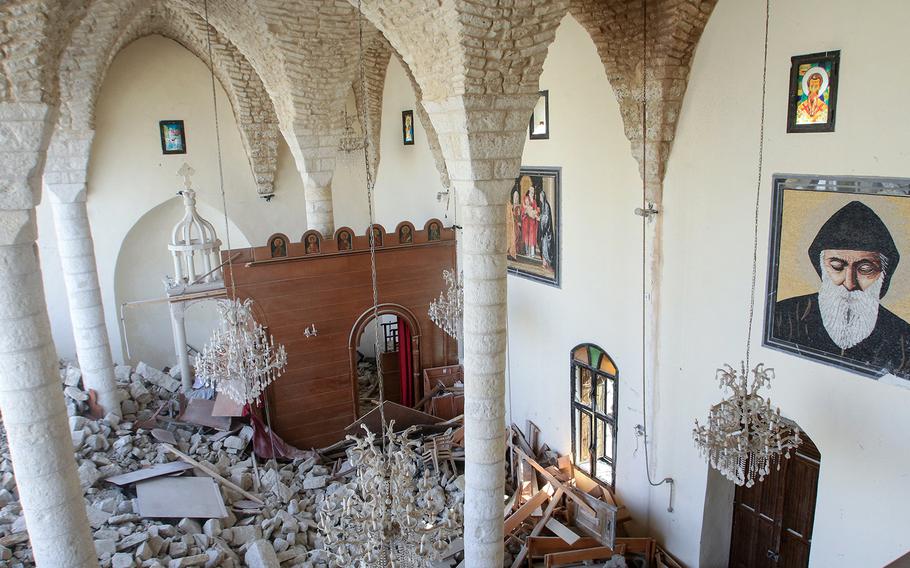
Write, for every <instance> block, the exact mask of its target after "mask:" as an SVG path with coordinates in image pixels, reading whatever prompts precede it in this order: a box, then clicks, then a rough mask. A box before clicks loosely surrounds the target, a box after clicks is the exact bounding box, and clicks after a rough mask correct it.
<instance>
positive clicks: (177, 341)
mask: <svg viewBox="0 0 910 568" xmlns="http://www.w3.org/2000/svg"><path fill="white" fill-rule="evenodd" d="M168 307H169V308H170V310H171V329H172V330H173V332H174V350H175V351H176V352H177V358H178V359H179V361H178V362H179V364H180V380H181V382H182V384H183V392H185V393H188V392H190V391H192V390H193V370H192V369H191V368H190V355H189V353H187V352H186V305H185V304H184V303H183V302H170V303H169V304H168Z"/></svg>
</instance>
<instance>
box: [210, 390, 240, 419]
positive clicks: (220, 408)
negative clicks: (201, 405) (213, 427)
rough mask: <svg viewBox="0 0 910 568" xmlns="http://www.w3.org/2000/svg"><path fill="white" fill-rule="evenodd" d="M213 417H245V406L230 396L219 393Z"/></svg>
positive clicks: (213, 409)
mask: <svg viewBox="0 0 910 568" xmlns="http://www.w3.org/2000/svg"><path fill="white" fill-rule="evenodd" d="M212 416H232V417H236V416H243V405H242V404H240V403H239V402H237V401H235V400H234V399H232V398H231V397H229V396H228V395H226V394H224V393H221V392H219V393H218V394H216V395H215V405H214V407H213V408H212Z"/></svg>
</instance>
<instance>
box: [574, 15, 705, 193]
mask: <svg viewBox="0 0 910 568" xmlns="http://www.w3.org/2000/svg"><path fill="white" fill-rule="evenodd" d="M716 3H717V0H647V14H648V38H647V39H648V41H647V48H646V52H645V56H646V57H647V67H648V77H647V91H646V92H645V94H644V97H645V100H646V101H647V104H648V107H647V132H646V133H645V132H643V130H642V71H643V70H642V59H643V58H642V40H643V38H642V31H643V21H644V13H643V10H642V2H641V0H613V1H611V2H602V1H599V0H571V2H570V5H569V13H570V14H572V16H574V17H575V19H576V20H578V22H579V23H580V24H581V25H582V27H584V28H585V30H587V32H588V34H590V36H591V39H592V40H593V41H594V45H595V46H596V48H597V53H598V55H600V58H601V61H602V62H603V65H604V70H605V71H606V72H607V78H608V79H609V80H610V84H611V85H612V86H613V91H614V93H615V94H616V98H617V100H618V101H619V106H620V112H621V113H622V119H623V125H624V127H625V133H626V138H628V139H629V142H630V144H631V147H632V154H633V156H634V157H635V159H636V160H638V162H639V166H640V167H641V168H644V167H647V168H648V171H647V172H646V173H647V180H648V194H649V198H650V199H651V200H653V201H655V202H656V203H658V204H659V203H660V198H661V191H662V186H663V178H664V171H665V168H666V164H667V159H668V158H669V155H670V149H671V146H672V143H673V138H674V136H675V134H676V122H677V120H678V118H679V111H680V108H681V107H682V100H683V96H684V95H685V92H686V85H687V82H688V77H689V66H690V63H691V61H692V56H693V54H694V53H695V47H696V45H697V44H698V40H699V38H701V33H702V31H703V30H704V28H705V25H706V24H707V22H708V18H709V17H710V15H711V12H712V10H713V9H714V5H715V4H716ZM642 141H644V142H645V147H646V151H647V160H644V155H643V153H642ZM644 174H645V172H644V170H643V169H642V175H643V177H644Z"/></svg>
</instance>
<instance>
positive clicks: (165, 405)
mask: <svg viewBox="0 0 910 568" xmlns="http://www.w3.org/2000/svg"><path fill="white" fill-rule="evenodd" d="M176 374H177V375H178V376H176V377H175V376H174V374H172V373H168V372H163V371H161V370H158V369H155V368H154V367H151V366H149V365H146V364H145V363H140V364H139V365H137V367H136V368H135V369H133V368H132V367H129V366H125V365H122V366H117V368H116V377H117V382H118V388H119V390H120V396H121V399H122V401H121V410H122V418H120V417H118V416H117V415H116V414H114V413H108V414H107V415H106V416H105V417H104V418H102V419H99V420H94V419H92V418H90V417H88V416H87V414H88V413H89V412H90V411H91V410H92V401H91V399H90V393H88V392H86V391H85V390H83V388H82V383H81V374H80V372H79V369H78V368H77V367H75V366H74V365H72V364H62V365H61V369H60V376H61V388H62V390H63V391H64V395H65V398H66V406H67V411H68V414H69V425H70V431H71V435H72V440H73V449H74V452H75V457H76V463H77V466H78V472H79V480H80V483H81V485H82V489H83V494H84V502H85V507H86V512H87V515H88V519H89V523H90V525H91V528H92V532H93V538H94V544H95V550H96V552H97V554H98V558H99V561H100V564H101V566H102V568H110V567H114V568H139V567H143V568H179V567H186V566H201V567H202V566H204V567H207V568H212V567H225V568H232V567H237V568H239V567H241V566H252V567H263V568H279V567H301V568H304V567H314V568H315V567H323V566H325V567H330V566H334V565H335V564H334V563H333V560H332V555H331V554H327V553H326V551H325V550H323V538H322V536H321V533H320V531H319V527H318V524H319V518H320V515H319V513H320V507H323V506H324V504H325V503H326V502H327V499H328V496H330V495H332V494H333V493H336V492H338V491H345V490H348V489H347V488H348V487H349V485H350V484H351V483H352V482H351V476H352V474H353V468H351V467H349V463H348V459H347V454H346V449H347V448H348V447H350V445H351V444H350V442H341V443H339V444H335V445H334V446H332V447H331V448H327V449H324V450H319V451H313V452H309V453H308V457H305V458H298V459H294V460H293V461H290V462H285V463H281V462H275V461H269V462H265V461H264V460H258V463H254V460H253V459H252V457H251V454H252V452H251V449H252V448H251V441H252V438H253V430H252V428H251V427H250V426H242V427H237V428H235V429H233V430H232V431H231V432H216V431H214V430H212V429H208V428H204V427H201V426H197V425H194V424H190V423H185V422H181V421H179V420H177V419H176V416H177V415H178V410H179V402H178V391H179V389H180V384H181V383H180V380H179V373H176ZM194 394H195V393H194ZM202 394H206V393H202ZM208 394H209V395H210V394H211V393H208ZM153 431H154V433H153ZM0 433H2V436H0V565H2V566H9V567H10V568H20V567H25V566H33V565H34V560H33V557H32V550H31V547H30V544H29V540H28V533H27V527H26V525H25V518H24V517H23V516H22V510H21V507H20V504H19V501H18V494H17V489H16V480H15V476H14V473H13V467H12V462H11V459H10V455H9V448H8V445H7V443H6V432H5V430H0ZM171 437H173V438H171ZM162 440H165V441H167V442H168V443H170V442H171V440H173V441H174V442H176V443H174V444H173V446H174V448H176V449H177V450H179V451H180V452H182V453H184V454H186V455H187V456H189V457H191V458H192V459H193V460H195V461H197V462H199V464H201V465H202V466H205V467H206V468H207V469H210V470H212V471H214V472H215V473H217V474H218V475H220V476H221V477H222V478H224V479H225V480H228V481H229V482H232V483H233V484H235V485H236V486H239V487H240V488H241V489H243V490H244V491H245V492H247V493H248V494H251V495H253V496H256V497H258V499H259V500H261V501H262V504H258V503H256V502H255V501H251V500H250V499H249V498H248V497H247V496H244V495H241V494H240V493H238V492H236V491H235V490H233V489H230V488H228V487H227V486H226V485H225V484H224V483H220V484H219V485H218V487H219V490H220V493H221V496H222V497H223V499H224V503H225V506H226V508H227V511H228V513H227V517H226V518H211V519H204V518H202V519H189V518H183V519H176V518H175V519H152V518H144V517H142V516H141V515H140V510H139V502H138V499H137V497H136V486H135V484H129V483H128V484H125V485H124V486H122V487H121V486H118V485H115V484H113V483H111V482H108V481H105V479H106V478H108V477H111V476H115V475H120V474H124V473H129V472H133V471H136V470H139V469H141V468H145V467H149V466H152V465H155V464H164V463H169V462H172V461H175V460H176V459H177V458H175V456H174V454H173V453H171V452H170V451H168V450H167V448H166V444H164V443H162ZM178 461H179V460H178ZM194 473H195V475H200V476H201V475H206V474H205V473H204V472H202V471H200V469H199V467H198V466H197V468H196V470H195V472H184V475H187V474H189V475H193V474H194ZM216 481H218V480H217V479H216ZM140 483H141V482H140ZM463 489H464V485H463V478H460V479H459V480H458V481H457V482H454V481H453V482H452V483H450V484H449V485H448V486H447V487H446V488H445V490H446V492H447V493H448V494H449V498H450V499H452V500H455V501H457V502H459V503H460V502H463V499H464V493H463ZM459 560H460V559H459V557H458V556H451V557H450V558H448V559H447V560H445V561H443V562H441V563H436V564H434V566H438V567H440V568H444V567H449V566H452V567H454V566H455V565H456V564H457V563H458V561H459Z"/></svg>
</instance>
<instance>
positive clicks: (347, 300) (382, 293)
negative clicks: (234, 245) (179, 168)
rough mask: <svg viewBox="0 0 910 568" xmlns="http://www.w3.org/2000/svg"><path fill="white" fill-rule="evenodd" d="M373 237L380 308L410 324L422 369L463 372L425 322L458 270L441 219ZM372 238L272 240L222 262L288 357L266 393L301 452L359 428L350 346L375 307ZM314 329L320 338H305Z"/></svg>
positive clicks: (285, 434)
mask: <svg viewBox="0 0 910 568" xmlns="http://www.w3.org/2000/svg"><path fill="white" fill-rule="evenodd" d="M376 227H377V228H379V230H380V234H379V235H377V237H378V238H377V244H378V246H377V248H376V277H377V283H378V290H379V302H380V303H383V304H395V305H399V306H402V307H404V308H406V309H407V310H408V311H409V312H410V313H411V314H413V317H414V319H416V325H417V327H418V328H419V329H413V330H412V333H413V334H414V335H415V336H418V338H417V341H418V342H419V359H420V360H419V363H420V365H419V366H420V368H426V367H438V366H441V365H447V364H453V363H455V362H457V359H458V346H457V343H456V342H455V341H454V340H453V339H451V338H450V337H449V336H447V335H446V334H445V333H443V331H442V330H441V329H439V328H438V327H436V325H434V324H433V322H432V321H430V319H429V317H428V316H427V310H428V309H429V305H430V302H432V301H433V300H434V299H436V298H437V297H438V296H439V293H440V292H441V291H442V290H443V289H444V287H445V282H444V280H443V277H442V271H443V270H451V269H453V268H454V267H455V261H456V259H455V231H454V230H453V229H451V228H445V227H444V226H443V225H442V223H441V222H440V221H439V220H438V219H431V220H430V221H428V222H427V223H426V224H425V225H424V228H423V229H421V230H416V229H415V227H414V226H413V225H412V224H410V223H401V224H399V225H398V227H396V229H395V231H393V232H386V231H385V230H384V229H382V228H381V227H380V226H379V225H377V226H376ZM405 227H407V229H405ZM344 232H347V235H345V234H343V233H344ZM367 234H368V231H362V232H361V233H360V234H359V235H358V234H355V233H354V232H353V230H352V229H350V228H348V227H342V228H340V229H338V230H336V231H335V234H334V235H332V236H331V237H324V236H323V235H321V234H319V233H318V232H316V231H308V232H307V233H305V234H304V235H303V236H302V237H301V238H300V239H299V242H290V241H289V240H288V238H287V237H286V236H285V235H281V234H276V235H272V237H270V238H269V242H268V243H267V244H266V245H265V246H261V247H253V248H249V249H235V250H233V251H224V252H223V253H222V256H223V258H224V259H225V260H226V259H227V258H230V257H232V256H233V257H234V259H233V261H232V265H233V266H232V268H233V270H231V269H230V268H228V267H225V270H224V273H225V280H227V281H228V282H227V288H228V290H231V278H233V281H234V283H235V284H236V294H237V297H239V298H252V299H253V300H254V302H255V303H254V314H255V316H256V319H257V321H259V322H260V323H261V324H262V325H264V326H267V327H268V329H269V332H270V333H271V334H272V335H273V336H274V337H275V341H278V342H281V343H282V344H284V346H285V347H286V348H287V351H288V368H287V372H286V373H285V374H284V375H282V377H281V378H279V379H278V380H277V381H276V382H275V383H273V385H272V386H271V387H270V388H269V390H268V393H267V394H268V404H269V411H270V414H271V421H272V426H273V427H274V429H275V431H276V432H277V433H278V434H279V435H280V436H281V437H282V438H284V440H285V441H287V442H288V443H290V444H293V445H295V446H297V447H299V448H310V447H317V448H318V447H323V446H326V445H329V444H331V443H334V442H336V441H338V440H340V439H342V438H343V437H344V434H343V430H344V428H345V427H346V426H348V425H349V424H350V423H351V422H354V420H355V419H356V412H357V410H356V405H357V385H356V378H354V379H353V381H352V372H351V371H352V369H351V356H352V353H351V350H350V343H351V333H352V330H353V328H354V327H355V324H356V323H357V320H358V318H360V317H361V316H362V315H363V314H364V312H366V311H367V310H368V309H370V308H371V307H372V306H373V288H372V284H371V268H370V251H369V248H370V245H369V240H368V236H367ZM312 236H315V241H314V239H313V237H312ZM409 241H410V242H409ZM348 243H350V244H348ZM310 325H315V326H316V329H317V331H318V335H317V336H315V337H305V336H304V330H305V329H306V328H307V327H309V326H310ZM355 345H356V342H355ZM420 370H421V369H418V368H415V372H416V373H419V372H420ZM418 389H419V387H418ZM415 394H416V396H417V399H419V398H420V396H421V393H420V392H419V390H418V392H417V393H415Z"/></svg>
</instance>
